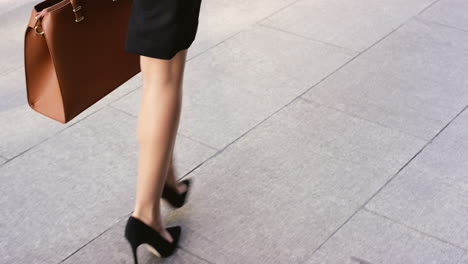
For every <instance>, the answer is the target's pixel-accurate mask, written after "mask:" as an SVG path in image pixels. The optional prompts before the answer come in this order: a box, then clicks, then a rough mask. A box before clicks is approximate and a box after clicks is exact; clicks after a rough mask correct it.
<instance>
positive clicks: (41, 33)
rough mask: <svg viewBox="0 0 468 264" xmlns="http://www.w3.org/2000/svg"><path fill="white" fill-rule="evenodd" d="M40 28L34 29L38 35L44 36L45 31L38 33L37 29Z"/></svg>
mask: <svg viewBox="0 0 468 264" xmlns="http://www.w3.org/2000/svg"><path fill="white" fill-rule="evenodd" d="M38 27H39V26H35V27H34V30H35V31H36V34H38V35H44V31H42V32H39V31H37V28H38Z"/></svg>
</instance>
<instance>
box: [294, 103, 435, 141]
mask: <svg viewBox="0 0 468 264" xmlns="http://www.w3.org/2000/svg"><path fill="white" fill-rule="evenodd" d="M300 99H302V100H304V101H306V102H307V103H310V104H317V105H320V106H322V107H325V108H329V109H332V110H335V111H337V112H340V113H343V114H345V115H348V116H351V117H355V118H357V119H360V120H364V121H366V122H369V123H373V124H375V125H378V126H380V127H383V128H387V129H390V130H393V131H397V132H399V133H402V134H405V135H407V136H410V137H413V138H415V139H419V140H422V141H425V142H427V141H429V140H430V139H426V138H422V137H420V136H417V135H413V134H409V133H408V132H405V131H402V130H400V129H397V128H393V127H390V126H387V125H385V124H381V123H379V122H377V121H374V120H370V119H367V118H364V117H361V116H358V115H356V114H353V113H349V112H346V111H344V110H341V109H338V108H335V107H333V106H330V105H326V104H323V103H319V102H316V101H314V100H310V99H307V98H304V97H301V98H300Z"/></svg>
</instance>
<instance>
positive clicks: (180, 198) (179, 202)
mask: <svg viewBox="0 0 468 264" xmlns="http://www.w3.org/2000/svg"><path fill="white" fill-rule="evenodd" d="M182 183H184V184H185V185H186V186H187V190H185V192H183V193H182V194H179V193H177V191H176V190H174V189H173V188H172V187H170V186H169V185H167V184H164V189H163V193H162V195H161V197H162V198H164V199H166V201H168V202H169V204H171V206H172V207H175V208H180V207H182V206H183V205H184V204H185V200H186V198H187V194H188V192H189V189H190V184H191V179H186V180H183V181H182Z"/></svg>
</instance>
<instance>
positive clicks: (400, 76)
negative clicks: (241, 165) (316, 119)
mask: <svg viewBox="0 0 468 264" xmlns="http://www.w3.org/2000/svg"><path fill="white" fill-rule="evenodd" d="M466 43H468V34H464V33H461V32H460V31H458V30H455V29H451V28H447V27H444V26H439V25H435V24H426V23H424V22H421V21H418V20H411V21H410V22H408V24H406V25H405V26H403V27H402V28H400V29H399V30H397V31H396V32H394V33H393V34H392V35H390V36H389V37H388V38H386V39H385V40H383V41H382V42H380V43H378V44H377V45H375V46H374V47H372V48H371V49H370V50H368V51H367V52H365V53H364V54H362V55H360V56H359V57H357V58H356V59H355V60H353V61H352V62H350V63H349V64H347V65H345V66H344V67H343V68H341V69H340V70H339V71H338V72H336V73H335V74H333V76H331V77H329V78H328V79H326V80H324V81H323V82H321V83H320V84H319V85H317V86H316V87H314V88H313V89H311V90H310V91H309V92H307V93H306V94H304V95H303V97H304V98H306V99H308V100H312V101H314V102H317V103H321V104H325V105H327V106H330V107H333V108H336V109H339V110H342V111H345V112H348V113H351V114H354V115H357V116H359V117H362V118H365V119H367V120H371V121H374V122H376V123H379V124H382V125H385V126H388V127H391V128H394V129H397V130H400V131H403V132H406V133H408V134H410V135H414V136H417V137H419V138H422V139H425V140H430V139H431V138H432V137H434V136H435V135H436V134H437V133H438V132H439V131H440V130H441V129H442V128H443V127H444V126H445V125H446V124H447V123H448V122H449V121H450V120H451V119H452V118H453V117H454V116H455V115H456V114H457V113H458V112H460V110H461V109H463V108H464V107H465V106H466V104H467V102H468V90H467V89H466V82H467V81H468V77H466V74H464V73H463V72H466V71H468V63H467V61H468V53H467V52H466Z"/></svg>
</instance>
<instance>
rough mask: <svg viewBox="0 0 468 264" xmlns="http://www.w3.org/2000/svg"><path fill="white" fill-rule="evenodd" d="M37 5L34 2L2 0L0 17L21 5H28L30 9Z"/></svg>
mask: <svg viewBox="0 0 468 264" xmlns="http://www.w3.org/2000/svg"><path fill="white" fill-rule="evenodd" d="M36 3H38V2H37V1H36V0H3V1H1V2H0V15H2V14H4V13H8V12H10V11H12V10H14V9H16V8H19V7H21V6H23V5H28V6H30V7H31V8H32V7H33V6H34V4H36Z"/></svg>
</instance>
